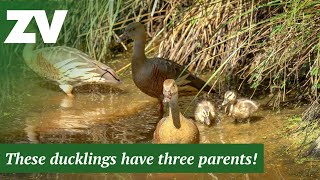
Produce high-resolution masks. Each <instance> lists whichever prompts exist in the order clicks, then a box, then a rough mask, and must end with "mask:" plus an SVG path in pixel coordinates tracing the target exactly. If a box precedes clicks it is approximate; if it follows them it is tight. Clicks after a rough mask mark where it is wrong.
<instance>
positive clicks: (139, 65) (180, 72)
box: [119, 22, 214, 118]
mask: <svg viewBox="0 0 320 180" xmlns="http://www.w3.org/2000/svg"><path fill="white" fill-rule="evenodd" d="M127 39H132V40H133V41H134V45H133V55H132V63H131V70H132V79H133V81H134V83H135V85H136V86H137V87H138V88H139V89H140V90H141V91H142V92H143V93H145V94H147V95H149V96H151V97H153V98H157V99H158V101H159V105H160V106H159V107H160V108H159V112H160V113H159V114H160V116H159V117H160V118H162V117H163V113H164V111H163V103H162V101H163V94H162V90H163V87H162V85H163V82H164V81H165V80H166V79H174V80H176V81H177V82H176V84H178V85H179V88H181V89H183V87H186V86H191V87H194V88H196V89H197V90H201V89H202V87H203V90H204V91H206V92H210V91H211V92H212V93H213V92H214V90H213V89H212V88H211V87H210V86H209V85H206V82H205V81H203V80H201V79H200V78H198V77H196V76H194V75H192V74H191V73H190V72H189V71H188V70H186V69H187V68H186V67H184V66H182V65H180V64H177V63H175V62H173V61H171V60H168V59H164V58H160V57H154V58H147V57H146V55H145V44H146V32H145V28H144V25H143V24H141V23H140V22H133V23H131V24H129V25H128V26H127V27H126V28H125V30H124V32H123V34H122V35H121V36H120V38H119V42H122V41H125V40H127Z"/></svg>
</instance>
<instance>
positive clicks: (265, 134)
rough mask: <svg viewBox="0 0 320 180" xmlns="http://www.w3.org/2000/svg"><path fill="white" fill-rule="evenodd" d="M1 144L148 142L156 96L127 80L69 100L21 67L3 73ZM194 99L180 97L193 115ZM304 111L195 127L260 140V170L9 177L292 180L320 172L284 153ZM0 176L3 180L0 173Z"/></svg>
mask: <svg viewBox="0 0 320 180" xmlns="http://www.w3.org/2000/svg"><path fill="white" fill-rule="evenodd" d="M0 82H1V83H0V89H1V90H3V91H1V98H0V99H1V101H0V142H1V143H26V142H27V143H150V141H151V139H152V135H153V131H154V129H155V126H156V123H157V121H158V118H157V116H158V108H157V101H156V100H154V99H152V98H150V97H148V96H146V95H144V94H142V93H141V92H140V91H139V90H138V89H137V88H136V87H135V86H134V84H133V82H132V80H131V78H125V79H124V83H123V84H122V85H121V86H120V87H119V89H112V88H108V87H102V86H86V87H81V88H80V87H79V88H78V89H76V92H75V98H74V99H70V98H68V97H67V96H66V95H65V94H64V93H62V92H61V91H60V90H59V89H58V88H56V86H54V85H52V84H51V83H49V82H46V81H44V80H43V79H42V78H39V77H37V76H36V75H35V74H33V73H32V72H27V73H26V72H24V71H21V69H20V68H19V69H18V70H16V71H13V70H12V71H10V72H7V73H6V74H5V75H4V76H3V75H1V76H0ZM192 99H193V97H192V96H190V97H181V99H180V102H179V103H180V106H181V110H182V112H184V114H185V115H186V117H191V118H193V111H194V109H193V108H192V107H193V106H194V104H191V105H190V102H191V101H192ZM302 111H303V109H299V108H298V109H294V110H289V109H287V110H283V111H281V114H276V113H275V112H274V111H271V110H260V111H258V112H257V114H256V116H257V117H258V118H257V120H256V121H251V122H249V123H234V121H233V120H232V119H231V118H229V117H226V116H224V115H223V113H222V112H220V116H221V117H220V119H221V121H220V122H219V123H217V124H215V125H213V126H212V127H207V126H205V125H202V124H197V125H198V127H199V130H200V135H201V143H222V144H226V143H245V144H247V143H263V144H265V173H264V174H211V173H209V174H177V173H172V174H28V175H26V174H13V175H0V178H1V176H9V177H10V179H22V178H23V179H103V180H104V179H262V178H263V179H297V178H300V177H308V178H314V177H319V172H318V171H317V169H318V168H319V164H317V163H304V164H296V163H294V162H293V157H290V156H289V155H286V154H283V152H284V149H285V148H286V147H287V146H290V145H291V142H288V141H287V139H285V138H284V137H283V136H281V132H282V131H281V129H282V128H283V123H284V122H285V120H286V119H287V118H288V117H290V116H292V115H294V114H298V113H301V112H302ZM1 179H5V177H4V178H1Z"/></svg>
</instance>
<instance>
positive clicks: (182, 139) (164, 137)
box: [153, 79, 200, 144]
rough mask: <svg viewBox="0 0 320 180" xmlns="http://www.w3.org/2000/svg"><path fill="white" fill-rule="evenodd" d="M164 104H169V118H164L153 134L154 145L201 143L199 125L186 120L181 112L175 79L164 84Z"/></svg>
mask: <svg viewBox="0 0 320 180" xmlns="http://www.w3.org/2000/svg"><path fill="white" fill-rule="evenodd" d="M163 95H164V98H163V102H164V103H169V116H167V117H164V118H162V119H161V120H160V121H159V123H158V124H157V127H156V130H155V131H154V134H153V142H154V143H158V144H161V143H164V144H192V143H199V139H200V137H199V130H198V127H197V125H196V124H195V123H194V122H193V121H192V120H191V119H187V118H185V117H184V116H183V115H182V114H181V113H180V110H179V105H178V86H177V84H176V83H175V81H174V80H173V79H167V80H165V81H164V82H163Z"/></svg>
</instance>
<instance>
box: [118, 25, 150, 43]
mask: <svg viewBox="0 0 320 180" xmlns="http://www.w3.org/2000/svg"><path fill="white" fill-rule="evenodd" d="M144 36H145V29H144V26H143V24H141V23H140V22H133V23H131V24H129V25H128V26H127V27H126V29H125V30H124V32H123V34H122V35H121V36H120V41H125V40H128V39H132V40H138V39H141V37H143V38H145V37H144Z"/></svg>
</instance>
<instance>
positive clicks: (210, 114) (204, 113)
mask: <svg viewBox="0 0 320 180" xmlns="http://www.w3.org/2000/svg"><path fill="white" fill-rule="evenodd" d="M194 117H195V120H196V121H198V122H200V123H203V124H206V125H207V126H210V125H211V124H212V122H213V121H215V120H216V119H217V113H216V109H215V107H214V105H213V104H212V103H211V102H210V101H208V100H202V101H200V102H199V103H198V104H197V105H196V109H195V112H194Z"/></svg>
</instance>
